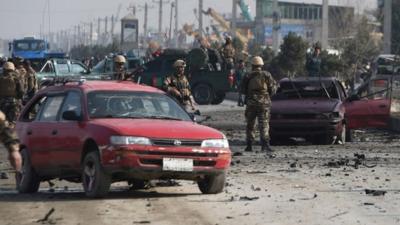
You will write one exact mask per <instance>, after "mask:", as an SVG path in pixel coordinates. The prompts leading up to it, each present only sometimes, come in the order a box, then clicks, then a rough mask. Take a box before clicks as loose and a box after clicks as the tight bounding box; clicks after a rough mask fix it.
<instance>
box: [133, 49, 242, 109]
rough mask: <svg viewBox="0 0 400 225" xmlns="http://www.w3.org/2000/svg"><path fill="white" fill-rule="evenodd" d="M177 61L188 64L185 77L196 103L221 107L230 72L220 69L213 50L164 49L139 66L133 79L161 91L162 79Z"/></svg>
mask: <svg viewBox="0 0 400 225" xmlns="http://www.w3.org/2000/svg"><path fill="white" fill-rule="evenodd" d="M177 59H183V60H185V61H186V62H187V67H186V74H187V75H188V79H189V82H190V86H191V88H192V94H193V97H194V100H195V101H196V103H197V104H200V105H206V104H220V103H221V102H222V101H223V100H224V99H225V94H226V92H228V91H230V90H233V82H234V74H233V71H231V70H229V71H228V70H223V69H222V60H221V57H220V55H219V53H218V52H217V51H216V50H213V49H206V50H204V49H201V48H195V49H192V50H190V51H186V50H181V49H165V50H164V51H163V53H162V54H161V55H160V56H159V57H157V58H155V59H154V60H151V61H149V62H147V63H145V64H144V65H143V66H142V69H141V70H140V71H139V72H138V73H137V74H136V80H137V81H138V82H140V83H145V84H147V85H151V86H154V87H158V88H161V87H162V85H163V81H164V79H165V77H166V76H168V75H170V74H173V73H174V68H173V64H174V62H175V61H176V60H177Z"/></svg>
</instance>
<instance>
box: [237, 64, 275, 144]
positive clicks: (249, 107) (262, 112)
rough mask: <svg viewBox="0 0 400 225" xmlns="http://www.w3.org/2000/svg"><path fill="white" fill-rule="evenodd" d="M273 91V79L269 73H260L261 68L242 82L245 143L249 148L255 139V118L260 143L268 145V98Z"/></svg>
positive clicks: (269, 105)
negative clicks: (244, 100) (244, 104)
mask: <svg viewBox="0 0 400 225" xmlns="http://www.w3.org/2000/svg"><path fill="white" fill-rule="evenodd" d="M275 91H276V82H275V80H274V78H273V77H272V75H271V74H270V73H269V72H267V71H262V70H261V68H256V69H255V70H253V71H251V72H250V73H248V74H247V75H246V76H245V77H244V78H243V80H242V84H241V93H242V94H244V95H246V110H245V117H246V122H247V127H246V141H247V143H249V144H250V146H251V143H252V142H253V141H254V138H255V122H256V118H257V119H258V126H259V129H260V140H261V143H262V144H264V143H265V144H268V143H269V118H270V107H271V99H270V97H271V96H272V95H273V94H274V93H275ZM268 145H269V144H268Z"/></svg>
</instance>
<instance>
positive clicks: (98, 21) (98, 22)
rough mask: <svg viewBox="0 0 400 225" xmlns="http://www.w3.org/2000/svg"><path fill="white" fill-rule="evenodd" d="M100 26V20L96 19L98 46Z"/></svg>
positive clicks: (98, 42)
mask: <svg viewBox="0 0 400 225" xmlns="http://www.w3.org/2000/svg"><path fill="white" fill-rule="evenodd" d="M100 26H101V19H100V17H99V18H98V19H97V44H100Z"/></svg>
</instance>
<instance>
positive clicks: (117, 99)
mask: <svg viewBox="0 0 400 225" xmlns="http://www.w3.org/2000/svg"><path fill="white" fill-rule="evenodd" d="M16 130H17V133H18V136H19V138H20V141H21V154H22V158H23V166H22V167H23V169H22V173H21V174H20V175H19V176H17V182H16V183H17V189H18V191H19V192H20V193H34V192H37V191H38V190H39V186H40V182H42V181H47V180H51V179H55V178H60V179H65V180H67V181H71V182H82V185H83V189H84V191H85V193H86V195H87V196H88V197H102V196H105V195H106V194H107V193H108V192H109V189H110V185H111V183H113V182H117V181H128V183H130V184H131V185H132V187H134V188H138V189H140V188H144V185H145V183H146V182H147V181H149V180H153V179H185V180H194V181H196V182H197V183H198V187H199V189H200V191H201V192H202V193H205V194H215V193H220V192H221V191H222V190H223V188H224V186H225V180H226V178H225V177H226V171H227V169H228V167H229V165H230V161H231V151H230V149H229V144H228V140H227V138H226V137H225V135H224V134H222V133H221V132H219V131H217V130H215V129H213V128H210V127H206V126H203V125H200V124H197V123H196V122H194V115H191V114H188V113H187V112H186V111H185V110H184V109H183V108H182V107H181V106H180V105H179V104H178V103H177V102H176V101H175V100H173V99H172V98H171V97H169V96H168V95H166V94H165V93H164V92H163V91H161V90H158V89H156V88H153V87H149V86H146V85H139V84H135V83H132V82H129V81H126V82H120V81H79V82H69V83H64V84H63V85H57V86H50V87H47V88H45V89H43V90H41V91H39V92H38V93H37V94H36V95H35V96H34V98H33V99H32V100H30V101H29V102H28V104H27V105H26V107H25V108H24V110H23V111H22V113H21V116H20V117H19V119H18V121H17V125H16Z"/></svg>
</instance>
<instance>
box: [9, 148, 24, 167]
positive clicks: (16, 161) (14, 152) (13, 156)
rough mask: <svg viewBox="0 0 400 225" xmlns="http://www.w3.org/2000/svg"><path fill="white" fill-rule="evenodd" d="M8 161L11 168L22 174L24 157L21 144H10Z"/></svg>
mask: <svg viewBox="0 0 400 225" xmlns="http://www.w3.org/2000/svg"><path fill="white" fill-rule="evenodd" d="M8 160H9V161H10V164H11V166H12V167H13V168H14V169H15V170H16V171H17V172H20V171H21V169H22V157H21V154H20V152H19V144H10V145H8Z"/></svg>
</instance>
